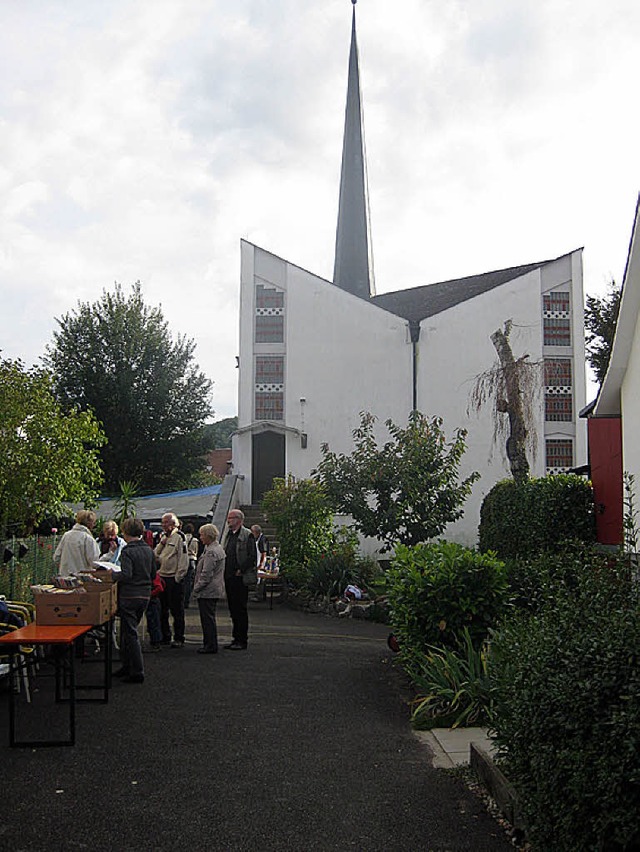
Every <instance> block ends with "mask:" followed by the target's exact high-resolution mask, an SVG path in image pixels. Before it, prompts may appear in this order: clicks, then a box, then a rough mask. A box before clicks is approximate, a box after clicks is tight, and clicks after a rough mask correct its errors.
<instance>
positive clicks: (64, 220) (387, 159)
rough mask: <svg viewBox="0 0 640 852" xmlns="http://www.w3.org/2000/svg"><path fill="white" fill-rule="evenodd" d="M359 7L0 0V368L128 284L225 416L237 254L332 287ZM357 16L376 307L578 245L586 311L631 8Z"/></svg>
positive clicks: (625, 131) (525, 2) (621, 256)
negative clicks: (388, 295) (287, 264)
mask: <svg viewBox="0 0 640 852" xmlns="http://www.w3.org/2000/svg"><path fill="white" fill-rule="evenodd" d="M351 9H352V5H351V3H350V2H349V0H315V2H312V0H297V2H294V0H1V2H0V292H1V294H2V314H1V316H2V323H1V325H0V350H2V355H3V356H4V357H9V358H21V359H22V360H23V361H25V362H26V363H27V364H33V363H37V362H38V360H39V359H40V357H41V356H42V354H43V353H44V350H45V346H46V345H47V343H49V342H50V341H51V339H52V331H53V329H54V328H55V327H56V326H55V318H56V317H61V316H62V315H64V314H65V313H66V312H68V311H70V310H72V309H73V308H74V307H75V306H76V305H77V302H78V300H81V301H87V300H89V301H94V300H96V299H98V298H99V297H100V295H101V293H102V290H103V289H104V288H110V287H112V286H113V283H114V282H116V281H117V282H120V283H122V284H124V285H126V286H127V285H129V284H131V283H133V282H134V281H136V280H138V279H139V280H140V281H141V282H142V285H143V292H144V294H145V298H146V300H147V301H148V302H150V303H153V304H161V305H162V308H163V310H164V313H165V316H166V317H167V319H168V320H169V323H170V326H171V329H172V331H173V332H174V333H175V334H178V333H185V334H187V335H188V336H189V337H192V338H194V339H195V340H196V342H197V349H196V359H197V361H198V363H199V365H200V367H201V369H202V370H204V372H205V373H206V374H207V375H208V376H209V377H210V378H211V379H213V380H214V382H215V386H214V398H213V404H214V407H215V410H216V419H219V418H221V417H227V416H231V415H233V414H235V413H236V375H237V373H236V370H235V355H236V354H237V327H238V292H239V274H240V239H241V238H245V239H248V240H250V241H251V242H254V243H256V244H258V245H260V246H261V247H263V248H265V249H267V250H269V251H272V252H274V253H275V254H277V255H279V256H281V257H284V258H286V259H287V260H290V261H291V262H293V263H295V264H297V265H299V266H302V267H304V268H306V269H309V270H310V271H311V272H314V273H316V274H318V275H321V276H323V277H325V278H330V277H331V275H332V271H333V253H334V241H335V221H336V213H337V198H338V178H339V165H340V157H341V145H342V140H341V137H342V124H343V117H344V101H345V93H346V72H347V58H348V48H349V38H350V22H351ZM356 12H357V22H358V23H357V26H358V42H359V50H360V63H361V83H362V90H363V101H364V109H365V129H366V139H367V156H368V164H369V189H370V200H371V219H372V233H373V252H374V260H375V275H376V287H377V291H378V292H385V291H388V290H397V289H402V288H405V287H412V286H417V285H422V284H428V283H432V282H435V281H440V280H444V279H447V278H455V277H460V276H463V275H471V274H476V273H480V272H487V271H490V270H493V269H499V268H502V267H507V266H513V265H518V264H523V263H530V262H534V261H540V260H546V259H549V258H553V257H556V256H558V255H561V254H564V253H566V252H568V251H571V250H572V249H575V248H579V247H581V246H584V249H585V251H584V265H585V291H586V292H587V293H598V294H602V293H604V292H605V291H606V285H607V282H608V280H609V279H610V278H611V277H614V278H615V279H616V280H617V281H620V280H621V278H622V274H623V270H624V263H625V260H626V252H627V247H628V242H629V236H630V230H631V224H632V217H633V213H634V209H635V201H636V196H637V193H638V191H639V190H640V175H639V165H640V149H639V148H638V129H639V128H638V125H639V120H638V115H637V106H636V103H637V51H638V44H639V43H640V3H638V0H606V2H605V0H518V2H514V0H480V2H478V0H449V2H446V3H445V2H442V0H439V2H435V0H360V2H359V3H358V4H357V6H356ZM363 333H365V330H364V329H363Z"/></svg>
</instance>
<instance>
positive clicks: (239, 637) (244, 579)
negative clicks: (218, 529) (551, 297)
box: [224, 509, 257, 651]
mask: <svg viewBox="0 0 640 852" xmlns="http://www.w3.org/2000/svg"><path fill="white" fill-rule="evenodd" d="M243 522H244V513H243V512H241V511H240V509H232V510H231V511H230V512H229V514H228V515H227V524H228V525H229V533H228V535H227V543H226V546H225V553H226V561H225V566H224V585H225V590H226V593H227V605H228V607H229V615H230V616H231V621H232V623H233V641H232V642H231V643H230V644H229V645H225V648H228V649H229V650H230V651H243V650H244V649H245V648H246V647H247V642H248V633H249V615H248V613H247V600H248V598H249V586H251V585H253V584H254V583H255V582H256V563H257V550H256V540H255V538H254V537H253V535H252V533H251V530H249V529H247V527H245V526H243Z"/></svg>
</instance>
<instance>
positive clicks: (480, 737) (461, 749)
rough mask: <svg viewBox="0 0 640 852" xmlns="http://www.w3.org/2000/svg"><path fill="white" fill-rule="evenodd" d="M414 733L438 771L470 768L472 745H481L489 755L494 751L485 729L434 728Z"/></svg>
mask: <svg viewBox="0 0 640 852" xmlns="http://www.w3.org/2000/svg"><path fill="white" fill-rule="evenodd" d="M413 733H414V735H415V736H416V737H417V739H419V740H420V742H421V743H423V744H424V745H426V746H427V747H428V749H429V751H430V752H431V755H432V766H433V767H434V768H436V769H453V768H454V767H455V766H468V765H469V763H470V759H471V758H470V748H471V744H472V743H477V744H479V745H480V747H481V748H482V749H483V750H484V751H485V752H486V753H487V754H491V753H492V751H493V743H492V741H491V740H490V739H489V737H488V736H487V731H486V729H485V728H432V729H431V730H430V731H413Z"/></svg>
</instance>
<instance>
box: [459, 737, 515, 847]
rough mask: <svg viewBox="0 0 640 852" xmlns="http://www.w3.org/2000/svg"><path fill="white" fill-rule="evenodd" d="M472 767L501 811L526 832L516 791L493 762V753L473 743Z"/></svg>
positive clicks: (471, 753) (513, 824) (471, 748)
mask: <svg viewBox="0 0 640 852" xmlns="http://www.w3.org/2000/svg"><path fill="white" fill-rule="evenodd" d="M470 760H471V768H472V769H473V770H474V772H475V773H476V775H477V776H478V778H479V779H480V781H481V782H482V784H483V786H484V787H485V788H486V790H487V791H488V793H489V795H490V796H491V798H492V799H493V800H494V801H495V803H496V805H497V806H498V809H499V811H500V813H501V814H502V815H503V816H504V817H505V818H506V819H507V820H508V821H509V822H510V823H511V825H512V826H513V827H514V828H515V829H516V830H518V831H520V832H523V833H524V822H523V819H522V816H521V815H520V809H519V808H518V800H517V797H516V791H515V790H514V788H513V786H512V784H511V783H510V781H508V779H507V778H506V777H505V776H504V775H503V773H502V771H501V770H500V768H499V767H498V766H496V764H495V763H494V762H493V759H492V757H491V755H490V754H489V753H488V752H487V751H485V749H483V748H482V746H481V745H480V744H478V743H471V747H470Z"/></svg>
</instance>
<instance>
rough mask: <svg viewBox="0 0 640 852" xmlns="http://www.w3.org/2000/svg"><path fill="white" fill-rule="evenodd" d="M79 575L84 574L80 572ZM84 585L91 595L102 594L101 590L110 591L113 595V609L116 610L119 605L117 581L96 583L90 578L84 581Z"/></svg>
mask: <svg viewBox="0 0 640 852" xmlns="http://www.w3.org/2000/svg"><path fill="white" fill-rule="evenodd" d="M79 576H80V577H82V574H80V575H79ZM82 586H83V588H84V589H86V591H87V593H88V594H90V595H96V594H100V593H101V592H109V594H110V595H111V606H112V607H113V611H114V612H115V611H116V609H117V607H118V586H117V584H116V583H95V582H93V581H92V580H89V581H88V582H86V583H85V582H84V581H83V584H82Z"/></svg>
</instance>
